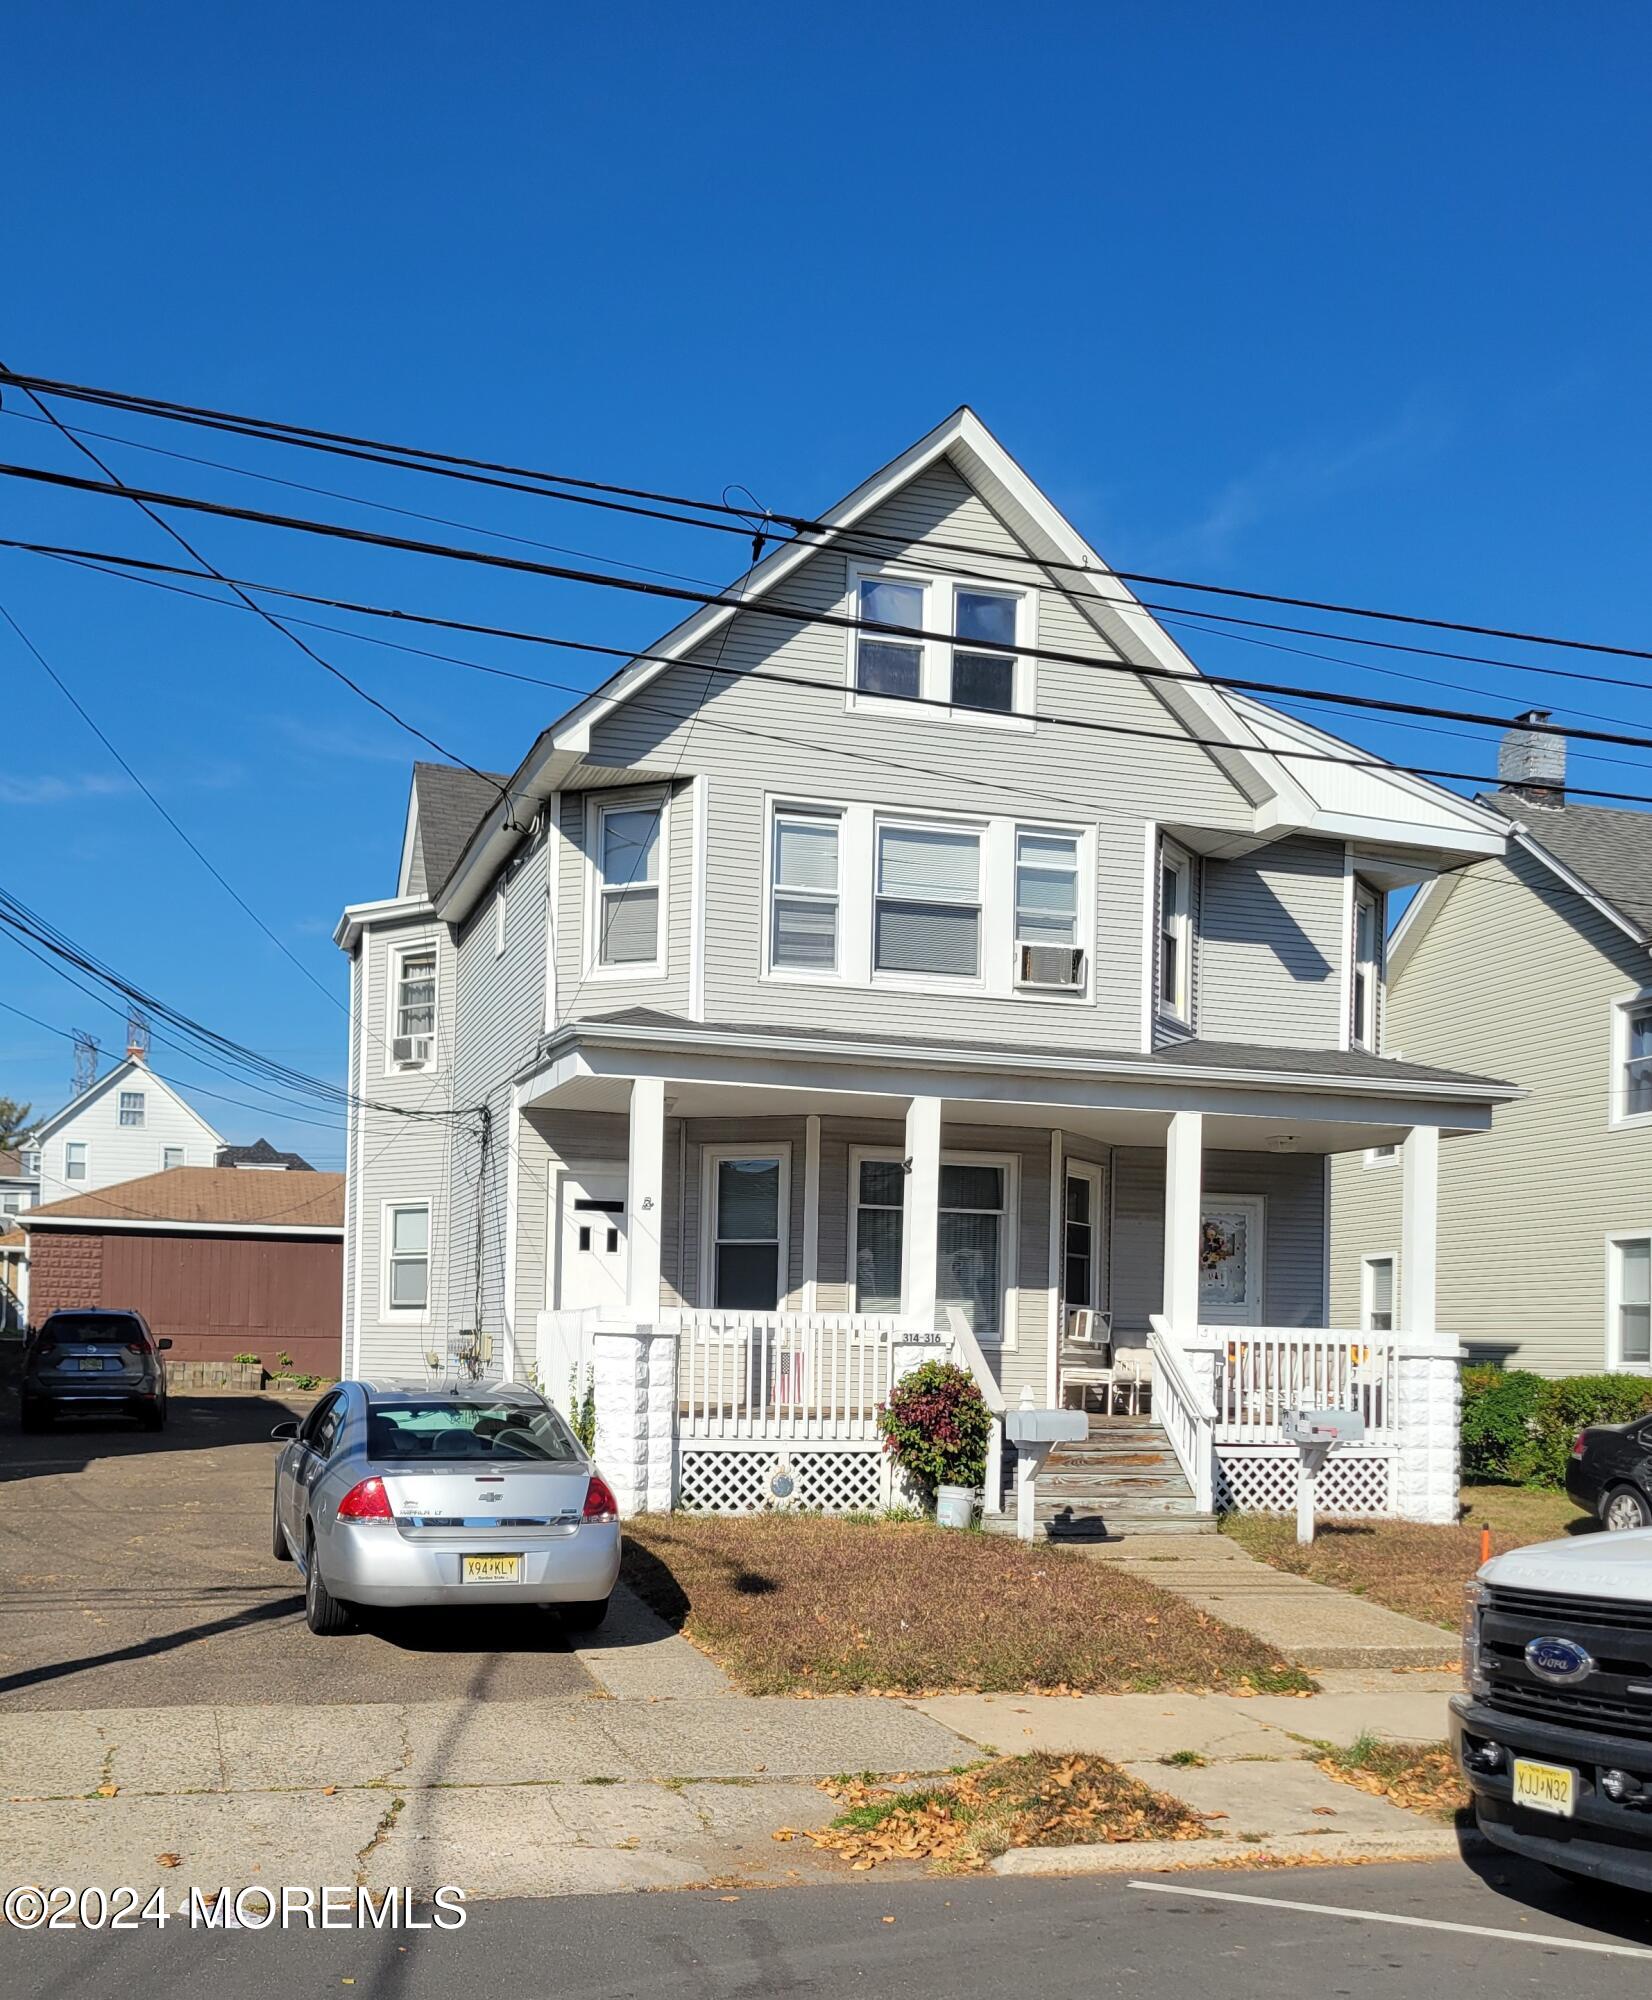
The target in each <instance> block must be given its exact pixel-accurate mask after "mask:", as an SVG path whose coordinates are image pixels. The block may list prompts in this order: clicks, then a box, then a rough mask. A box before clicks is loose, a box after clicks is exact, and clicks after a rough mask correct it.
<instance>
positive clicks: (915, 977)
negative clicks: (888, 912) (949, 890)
mask: <svg viewBox="0 0 1652 2000" xmlns="http://www.w3.org/2000/svg"><path fill="white" fill-rule="evenodd" d="M1005 824H1006V822H1004V821H1002V820H999V821H992V820H981V819H976V820H971V819H948V818H946V817H944V816H941V815H936V814H928V813H904V812H885V811H883V810H881V809H880V810H877V811H875V812H874V813H873V815H872V879H871V883H870V885H869V895H868V902H867V918H868V923H869V926H870V928H869V931H868V935H867V952H868V964H869V967H870V980H871V984H872V985H874V986H891V987H896V988H898V989H899V990H900V991H902V992H905V993H985V992H986V991H987V990H988V988H987V980H988V973H989V969H990V967H991V965H992V956H993V947H994V933H995V932H1000V931H1002V930H1003V928H1004V925H1005V923H1006V921H1007V922H1008V924H1009V927H1010V928H1011V929H1012V930H1013V929H1014V927H1015V917H1014V912H1013V910H1012V911H1009V912H1005V911H1004V910H1003V909H1002V908H1001V907H1000V908H998V909H996V910H995V909H994V907H993V904H994V900H995V899H994V898H993V897H992V895H991V894H990V887H991V882H992V878H993V869H992V865H991V856H990V855H989V853H988V844H989V841H990V840H991V837H992V834H993V829H994V827H995V826H996V827H997V828H999V829H1000V831H1001V829H1002V828H1003V826H1004V825H1005ZM895 828H899V829H900V830H901V831H903V832H908V833H960V834H973V835H974V837H975V901H974V904H973V905H970V904H967V903H964V902H955V901H953V900H951V899H950V898H947V897H944V896H937V897H933V898H929V897H902V896H891V897H889V898H888V900H889V901H890V902H912V901H917V902H927V901H934V902H935V903H937V904H939V905H940V906H941V907H943V908H945V909H968V908H972V907H973V908H974V909H976V910H977V911H978V912H979V913H980V922H979V924H978V925H977V928H976V966H975V972H974V974H973V975H971V974H968V973H953V972H906V971H898V972H881V971H879V969H878V946H877V924H878V849H879V846H880V844H881V841H882V837H883V834H884V832H885V831H886V830H890V829H895ZM1011 894H1012V897H1013V894H1014V891H1013V887H1012V890H1011ZM994 917H996V918H997V922H996V924H995V923H994V922H993V919H994Z"/></svg>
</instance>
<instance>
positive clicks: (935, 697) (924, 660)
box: [843, 562, 1038, 732]
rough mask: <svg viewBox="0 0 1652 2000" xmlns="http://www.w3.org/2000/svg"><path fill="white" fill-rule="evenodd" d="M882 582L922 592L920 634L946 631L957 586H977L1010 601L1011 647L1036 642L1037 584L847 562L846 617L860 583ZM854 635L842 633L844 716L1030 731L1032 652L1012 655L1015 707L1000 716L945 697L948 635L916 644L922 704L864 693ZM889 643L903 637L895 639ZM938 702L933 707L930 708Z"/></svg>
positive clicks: (1034, 697) (1034, 691) (855, 606)
mask: <svg viewBox="0 0 1652 2000" xmlns="http://www.w3.org/2000/svg"><path fill="white" fill-rule="evenodd" d="M880 579H882V580H887V581H888V582H890V583H905V584H910V585H912V586H913V587H914V588H916V589H919V590H921V591H922V592H923V612H922V615H921V618H920V621H919V622H920V623H921V625H922V627H923V629H924V630H925V631H926V632H929V633H932V634H940V633H951V632H953V631H955V630H956V627H957V623H958V619H957V611H956V606H957V599H958V593H959V592H960V591H984V592H986V593H988V594H989V595H991V596H994V597H1011V598H1014V599H1015V644H1016V646H1017V647H1036V646H1037V644H1038V592H1037V590H1036V589H1034V588H1032V587H1030V586H1028V585H1024V584H1017V583H1009V582H1006V581H1004V580H1003V579H1002V578H1000V577H990V576H980V577H976V576H953V575H950V574H948V575H945V576H936V575H934V574H932V573H931V572H929V571H926V570H924V569H922V568H917V567H909V566H908V565H906V564H905V563H898V562H851V563H850V564H849V575H848V594H847V599H846V610H847V613H848V616H849V617H851V618H858V617H859V615H860V586H861V584H862V583H863V582H868V581H870V582H876V581H878V580H880ZM860 638H861V634H860V633H859V631H857V630H853V629H851V630H850V631H847V632H846V633H845V634H844V639H845V641H846V644H845V647H844V683H843V684H844V700H843V705H844V708H845V709H846V710H847V711H848V712H849V713H850V714H856V713H859V714H869V715H898V716H901V717H903V718H904V719H905V720H906V721H908V722H911V721H914V720H916V721H919V722H938V723H955V722H961V723H963V724H965V725H966V726H977V727H981V728H986V729H1012V730H1021V731H1023V732H1025V731H1030V730H1033V729H1036V728H1037V726H1038V725H1037V722H1036V720H1035V717H1034V711H1035V710H1036V708H1037V707H1038V662H1037V660H1036V658H1035V657H1034V656H1033V654H1032V653H1031V652H1017V653H1016V654H1015V655H1014V656H1013V657H1014V660H1015V694H1014V707H1013V708H1012V709H1011V711H1010V712H1009V713H1008V714H999V713H997V712H995V711H994V710H991V709H980V708H961V707H958V706H956V705H955V704H954V703H953V701H952V653H953V641H952V640H951V639H949V638H943V637H932V638H929V639H926V640H924V641H922V642H921V643H919V642H916V641H914V642H913V643H917V644H919V657H918V692H919V694H920V695H922V696H923V697H924V702H923V704H922V705H920V704H918V703H916V702H911V701H900V700H897V699H896V698H895V697H894V696H891V695H879V694H863V693H861V691H860V689H859V688H858V687H857V686H856V685H855V670H856V665H857V662H858V659H859V655H860ZM894 643H895V644H897V645H898V644H901V643H902V642H901V641H899V640H896V641H895V642H894ZM965 650H966V651H970V650H973V651H980V652H989V651H991V648H990V647H986V646H979V647H971V646H970V645H969V644H968V643H967V642H966V647H965ZM932 704H940V705H938V706H937V705H932Z"/></svg>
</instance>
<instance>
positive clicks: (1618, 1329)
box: [1331, 718, 1652, 1375]
mask: <svg viewBox="0 0 1652 2000" xmlns="http://www.w3.org/2000/svg"><path fill="white" fill-rule="evenodd" d="M1531 719H1536V718H1531ZM1565 770H1566V766H1565V744H1564V741H1563V740H1562V739H1560V738H1558V737H1547V736H1538V737H1535V738H1534V737H1533V736H1532V735H1531V734H1530V733H1529V732H1526V731H1522V732H1520V733H1519V734H1518V735H1515V736H1511V737H1510V738H1509V739H1507V740H1506V741H1505V743H1504V745H1503V749H1502V761H1501V763H1500V765H1499V777H1500V778H1501V780H1502V785H1503V789H1502V790H1500V791H1498V792H1496V793H1494V794H1492V795H1491V796H1490V797H1488V798H1484V799H1482V800H1481V801H1480V802H1479V803H1481V804H1482V805H1486V806H1490V807H1491V808H1493V809H1494V810H1495V811H1497V812H1499V813H1501V814H1502V815H1503V816H1504V817H1505V818H1506V819H1507V820H1508V822H1509V826H1510V829H1511V834H1512V838H1511V840H1510V843H1509V847H1508V851H1507V853H1506V854H1505V855H1503V856H1502V857H1501V858H1499V859H1495V860H1490V861H1485V862H1481V863H1480V864H1478V865H1477V866H1476V867H1474V868H1472V869H1467V870H1464V871H1463V872H1462V873H1460V874H1457V875H1451V876H1446V877H1444V878H1442V880H1440V881H1439V882H1437V883H1435V884H1433V885H1432V886H1430V887H1429V888H1427V889H1425V890H1424V891H1423V892H1422V893H1421V894H1420V895H1418V896H1417V897H1416V898H1415V899H1414V900H1413V902H1412V903H1411V905H1410V907H1409V908H1408V909H1407V910H1406V913H1405V916H1404V918H1403V919H1402V920H1401V922H1400V924H1399V926H1398V928H1397V929H1396V931H1395V933H1394V936H1393V939H1392V940H1391V942H1390V945H1389V954H1388V957H1389V996H1388V1020H1387V1039H1388V1043H1389V1046H1390V1047H1391V1048H1394V1049H1396V1050H1403V1051H1404V1053H1405V1055H1406V1057H1407V1058H1408V1059H1414V1060H1417V1061H1422V1062H1438V1063H1446V1064H1450V1065H1453V1066H1455V1065H1462V1066H1463V1067H1466V1068H1470V1069H1478V1068H1481V1067H1484V1066H1487V1065H1490V1066H1491V1067H1492V1068H1494V1069H1495V1070H1496V1071H1497V1072H1498V1074H1499V1075H1504V1076H1509V1077H1512V1078H1513V1079H1514V1080H1515V1081H1516V1082H1518V1083H1519V1084H1520V1085H1522V1086H1523V1088H1524V1090H1525V1092H1526V1095H1525V1097H1524V1098H1523V1100H1522V1101H1521V1102H1520V1103H1518V1104H1515V1105H1511V1106H1510V1107H1509V1109H1508V1110H1506V1111H1504V1112H1502V1113H1500V1114H1499V1116H1498V1119H1497V1122H1496V1124H1495V1126H1494V1127H1493V1128H1492V1130H1491V1131H1489V1132H1481V1133H1478V1134H1476V1135H1475V1136H1474V1137H1472V1138H1468V1139H1464V1140H1462V1141H1460V1142H1459V1143H1458V1144H1456V1145H1454V1146H1452V1147H1451V1148H1450V1149H1449V1156H1448V1158H1447V1160H1446V1162H1445V1164H1444V1167H1443V1169H1442V1174H1441V1182H1440V1221H1439V1231H1440V1233H1439V1251H1438V1256H1439V1284H1440V1315H1441V1319H1442V1321H1443V1322H1444V1323H1445V1324H1446V1325H1448V1326H1450V1327H1451V1329H1452V1331H1453V1332H1454V1333H1456V1334H1458V1335H1460V1336H1461V1338H1462V1339H1463V1341H1464V1342H1465V1343H1466V1344H1467V1346H1468V1348H1469V1351H1470V1353H1471V1354H1472V1355H1473V1356H1474V1358H1475V1359H1477V1360H1492V1361H1503V1362H1507V1363H1509V1364H1510V1365H1512V1366H1518V1367H1522V1368H1535V1369H1538V1370H1540V1371H1541V1372H1543V1373H1544V1374H1550V1375H1557V1374H1573V1373H1590V1374H1592V1373H1596V1372H1599V1371H1601V1370H1604V1369H1621V1370H1628V1371H1634V1372H1637V1373H1652V1305H1649V1299H1652V1286H1649V1275H1652V813H1645V812H1627V811H1621V810H1618V809H1616V808H1608V807H1604V806H1582V805H1572V804H1569V803H1568V802H1567V799H1566V793H1565ZM1398 1181H1399V1174H1398V1171H1397V1169H1396V1168H1395V1167H1394V1165H1393V1163H1392V1161H1391V1159H1390V1158H1389V1156H1388V1155H1386V1154H1385V1153H1382V1152H1380V1151H1378V1152H1368V1153H1366V1154H1365V1155H1363V1156H1360V1155H1355V1154H1347V1155H1344V1156H1343V1157H1342V1158H1340V1159H1339V1160H1338V1161H1337V1162H1336V1167H1335V1172H1334V1174H1333V1178H1332V1188H1333V1208H1332V1214H1333V1228H1332V1245H1333V1254H1332V1293H1331V1297H1332V1308H1333V1311H1334V1313H1335V1315H1336V1317H1337V1318H1338V1319H1340V1320H1342V1321H1343V1322H1344V1323H1348V1324H1351V1323H1354V1321H1355V1320H1356V1317H1357V1318H1358V1322H1359V1323H1360V1324H1362V1325H1365V1326H1369V1327H1373V1328H1378V1329H1380V1328H1382V1327H1383V1326H1384V1325H1385V1324H1387V1323H1388V1322H1387V1314H1388V1313H1389V1312H1390V1310H1391V1306H1392V1301H1393V1299H1394V1298H1395V1297H1396V1296H1397V1292H1396V1289H1395V1288H1396V1286H1397V1285H1398V1284H1401V1283H1403V1279H1404V1246H1403V1244H1402V1243H1401V1241H1400V1231H1399V1211H1400V1195H1399V1187H1398Z"/></svg>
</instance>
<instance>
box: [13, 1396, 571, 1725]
mask: <svg viewBox="0 0 1652 2000" xmlns="http://www.w3.org/2000/svg"><path fill="white" fill-rule="evenodd" d="M313 1400H314V1399H313V1398H311V1397H307V1396H305V1397H292V1398H288V1399H283V1398H279V1397H276V1396H273V1395H269V1396H242V1395H228V1394H225V1395H202V1396H174V1397H173V1398H172V1407H171V1413H170V1417H169V1421H168V1424H167V1428H166V1430H165V1431H164V1432H163V1433H162V1434H161V1435H159V1436H154V1435H151V1434H149V1433H147V1432H142V1431H139V1430H137V1429H135V1428H133V1427H131V1426H128V1425H126V1424H117V1423H113V1422H97V1423H84V1424H76V1425H63V1426H61V1427H59V1428H57V1429H55V1430H51V1431H48V1432H46V1433H44V1434H43V1435H40V1436H24V1435H22V1434H21V1433H20V1432H19V1430H18V1425H17V1404H16V1397H15V1394H14V1393H12V1392H11V1391H10V1390H9V1388H8V1391H7V1393H6V1395H5V1396H4V1398H3V1400H0V1709H11V1710H19V1709H42V1708H101V1707H118V1708H140V1707H141V1708H171V1707H176V1706H179V1705H182V1704H186V1703H188V1704H199V1703H211V1702H235V1703H256V1702H282V1703H289V1702H325V1703H347V1702H358V1701H375V1702H395V1701H439V1700H452V1699H463V1698H470V1699H473V1700H478V1701H504V1700H510V1701H523V1700H531V1699H535V1698H537V1697H541V1696H546V1695H561V1696H568V1695H578V1694H589V1693H596V1692H598V1691H599V1690H598V1688H597V1684H596V1682H595V1681H593V1679H592V1678H591V1676H590V1675H589V1674H588V1673H587V1672H586V1670H585V1668H584V1667H583V1666H582V1665H581V1663H580V1662H579V1660H578V1659H577V1658H576V1657H575V1656H574V1654H573V1652H572V1651H571V1650H570V1648H569V1646H568V1644H567V1642H566V1640H565V1639H564V1637H563V1635H562V1631H561V1628H560V1626H559V1625H558V1624H557V1622H556V1620H555V1618H554V1617H553V1616H551V1615H550V1614H547V1613H543V1612H530V1613H523V1614H518V1613H512V1614H510V1615H509V1616H499V1615H496V1614H483V1613H481V1612H473V1613H471V1614H469V1615H467V1616H464V1617H459V1616H456V1615H454V1614H452V1613H448V1614H446V1615H443V1616H441V1617H434V1616H430V1617H427V1616H422V1615H421V1616H414V1615H412V1614H406V1613H402V1614H396V1615H394V1616H392V1615H391V1614H388V1613H386V1614H383V1615H382V1616H380V1617H378V1618H376V1619H375V1622H374V1623H373V1625H372V1626H371V1628H370V1629H367V1630H360V1631H354V1632H351V1633H348V1634H345V1635H343V1636H341V1637H338V1638H332V1639H317V1638H315V1637H313V1636H312V1635H311V1633H310V1632H309V1631H308V1630H307V1629H306V1628H305V1624H304V1604H303V1595H302V1590H301V1588H300V1585H299V1582H298V1577H297V1572H296V1571H295V1570H294V1569H293V1567H292V1565H291V1564H289V1563H278V1562H276V1561H275V1560H274V1558H273V1557H272V1556H271V1554H270V1489H271V1480H272V1478H273V1475H274V1455H275V1447H274V1445H273V1444H272V1443H271V1442H270V1436H269V1433H270V1426H271V1425H272V1424H277V1423H280V1422H281V1421H282V1419H283V1418H286V1417H293V1416H301V1415H302V1414H303V1413H304V1411H305V1410H306V1409H308V1408H309V1406H310V1404H311V1402H312V1401H313Z"/></svg>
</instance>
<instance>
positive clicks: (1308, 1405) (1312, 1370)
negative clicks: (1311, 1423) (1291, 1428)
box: [1155, 1327, 1399, 1444]
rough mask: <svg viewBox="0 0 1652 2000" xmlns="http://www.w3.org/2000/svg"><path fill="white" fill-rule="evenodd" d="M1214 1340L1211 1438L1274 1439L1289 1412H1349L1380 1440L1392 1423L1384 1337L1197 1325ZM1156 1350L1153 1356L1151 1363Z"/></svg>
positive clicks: (1392, 1381)
mask: <svg viewBox="0 0 1652 2000" xmlns="http://www.w3.org/2000/svg"><path fill="white" fill-rule="evenodd" d="M1199 1339H1200V1342H1201V1344H1202V1343H1203V1342H1205V1341H1211V1342H1213V1343H1215V1345H1216V1384H1215V1389H1216V1442H1217V1443H1218V1444H1277V1443H1279V1442H1280V1441H1281V1438H1282V1436H1283V1432H1282V1431H1281V1428H1280V1420H1281V1418H1282V1417H1283V1415H1284V1413H1285V1411H1286V1410H1289V1409H1297V1408H1301V1409H1318V1410H1324V1409H1341V1410H1355V1411H1357V1412H1358V1413H1359V1415H1360V1416H1362V1417H1363V1418H1364V1419H1365V1435H1366V1438H1367V1439H1368V1440H1369V1441H1371V1442H1373V1443H1382V1442H1384V1441H1386V1440H1387V1439H1389V1438H1391V1437H1392V1436H1393V1435H1394V1434H1395V1432H1396V1430H1397V1426H1398V1420H1399V1362H1398V1356H1397V1350H1396V1348H1395V1344H1394V1341H1393V1339H1392V1337H1391V1336H1383V1335H1379V1334H1369V1333H1350V1332H1344V1331H1340V1330H1338V1329H1336V1328H1322V1327H1201V1328H1200V1329H1199ZM1156 1360H1157V1354H1155V1361H1156Z"/></svg>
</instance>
